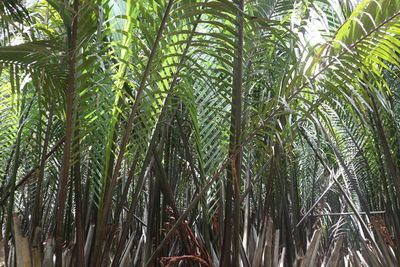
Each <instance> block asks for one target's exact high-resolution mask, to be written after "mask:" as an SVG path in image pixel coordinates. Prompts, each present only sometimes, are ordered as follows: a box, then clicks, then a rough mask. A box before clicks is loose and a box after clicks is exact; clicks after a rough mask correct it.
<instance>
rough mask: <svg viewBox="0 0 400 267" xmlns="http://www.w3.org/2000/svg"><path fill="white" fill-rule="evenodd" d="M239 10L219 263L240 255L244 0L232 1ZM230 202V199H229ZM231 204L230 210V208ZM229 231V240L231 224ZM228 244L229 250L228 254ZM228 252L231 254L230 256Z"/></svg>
mask: <svg viewBox="0 0 400 267" xmlns="http://www.w3.org/2000/svg"><path fill="white" fill-rule="evenodd" d="M236 4H237V5H238V8H239V11H240V12H238V14H237V17H236V20H237V22H238V26H237V37H236V42H237V51H236V55H237V56H236V57H235V58H234V63H233V66H234V71H233V84H232V109H231V128H230V129H231V131H230V133H231V136H230V143H229V156H230V159H231V161H230V163H229V164H230V166H229V167H228V171H227V182H226V200H225V201H226V203H225V209H226V215H225V224H224V242H223V246H222V255H223V256H222V259H221V266H239V255H240V174H241V164H242V163H241V151H240V150H241V148H240V142H241V140H240V139H241V134H242V131H241V126H242V83H243V16H242V13H241V12H243V11H244V2H243V0H238V1H236ZM232 202H233V203H232ZM232 207H233V210H232ZM232 227H233V235H232V240H231V234H230V233H231V231H232V230H231V228H232ZM231 246H232V254H231ZM230 255H232V257H231V256H230Z"/></svg>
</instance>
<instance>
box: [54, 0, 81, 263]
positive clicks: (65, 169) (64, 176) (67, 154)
mask: <svg viewBox="0 0 400 267" xmlns="http://www.w3.org/2000/svg"><path fill="white" fill-rule="evenodd" d="M78 11H79V0H74V11H73V20H72V27H71V38H70V51H69V53H70V54H69V74H68V88H67V97H66V121H65V141H64V151H63V159H62V167H61V173H60V179H59V188H58V194H57V211H56V233H55V239H56V267H61V266H62V246H63V242H64V210H65V200H66V197H67V186H68V179H69V169H70V158H71V144H72V129H73V114H74V108H73V105H74V96H75V87H76V80H75V68H76V67H75V63H76V53H77V39H78Z"/></svg>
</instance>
